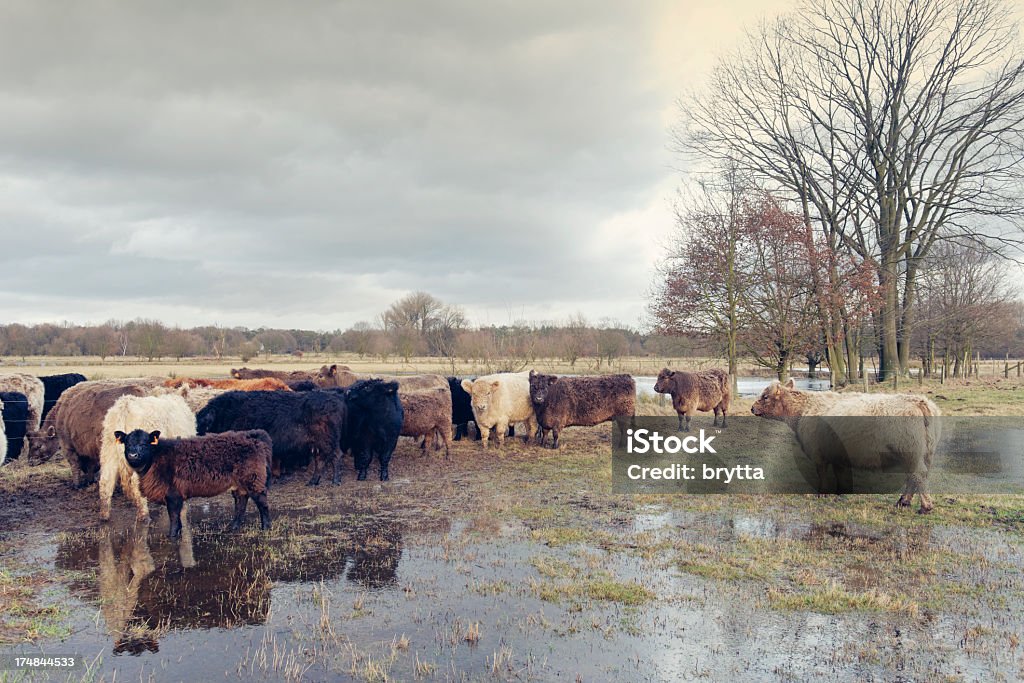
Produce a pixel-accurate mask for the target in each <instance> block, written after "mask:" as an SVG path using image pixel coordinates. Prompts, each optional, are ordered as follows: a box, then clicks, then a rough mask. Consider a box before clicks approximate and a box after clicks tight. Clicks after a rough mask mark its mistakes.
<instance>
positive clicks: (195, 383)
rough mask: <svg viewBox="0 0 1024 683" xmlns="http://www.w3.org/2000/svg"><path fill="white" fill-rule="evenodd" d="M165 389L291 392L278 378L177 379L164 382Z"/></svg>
mask: <svg viewBox="0 0 1024 683" xmlns="http://www.w3.org/2000/svg"><path fill="white" fill-rule="evenodd" d="M164 386H165V387H169V388H171V389H179V388H181V387H182V386H189V387H207V388H210V389H221V390H223V391H291V387H289V386H288V385H287V384H286V383H285V382H284V381H283V380H280V379H278V378H276V377H262V378H260V379H201V378H198V377H175V378H174V379H169V380H166V381H165V382H164Z"/></svg>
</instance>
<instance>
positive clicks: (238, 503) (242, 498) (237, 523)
mask: <svg viewBox="0 0 1024 683" xmlns="http://www.w3.org/2000/svg"><path fill="white" fill-rule="evenodd" d="M231 495H232V496H234V498H235V518H234V519H232V520H231V524H230V525H229V526H228V531H238V530H239V529H241V528H242V518H243V517H245V508H247V507H248V506H249V494H247V493H243V492H241V491H238V490H234V489H232V491H231Z"/></svg>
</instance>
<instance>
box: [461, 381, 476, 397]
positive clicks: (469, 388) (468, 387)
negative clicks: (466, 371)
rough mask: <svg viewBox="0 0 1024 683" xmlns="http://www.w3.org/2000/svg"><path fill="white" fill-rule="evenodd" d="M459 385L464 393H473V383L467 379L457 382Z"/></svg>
mask: <svg viewBox="0 0 1024 683" xmlns="http://www.w3.org/2000/svg"><path fill="white" fill-rule="evenodd" d="M459 385H460V386H461V387H462V390H463V391H465V392H466V393H467V394H472V393H473V383H472V382H470V381H469V380H468V379H464V380H462V381H461V382H459Z"/></svg>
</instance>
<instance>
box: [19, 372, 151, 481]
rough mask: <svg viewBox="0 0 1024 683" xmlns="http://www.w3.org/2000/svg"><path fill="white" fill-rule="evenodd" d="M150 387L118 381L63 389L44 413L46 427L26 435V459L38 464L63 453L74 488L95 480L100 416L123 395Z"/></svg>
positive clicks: (98, 467)
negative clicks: (27, 436)
mask: <svg viewBox="0 0 1024 683" xmlns="http://www.w3.org/2000/svg"><path fill="white" fill-rule="evenodd" d="M150 390H151V389H150V388H149V387H142V386H138V385H134V384H123V383H120V382H107V381H102V382H82V383H80V384H76V385H75V386H73V387H71V388H70V389H68V390H67V391H65V392H64V393H63V394H62V395H61V397H60V399H59V400H58V401H57V405H56V406H54V408H53V410H52V411H51V412H50V414H49V415H48V416H47V422H48V423H50V424H48V425H47V427H46V429H44V430H40V431H39V432H36V433H35V434H31V435H30V436H29V460H30V462H34V463H40V462H45V461H47V460H49V459H50V458H52V457H53V456H54V455H55V454H56V453H57V452H58V450H59V451H60V452H62V453H63V454H64V457H65V458H66V459H67V461H68V464H69V465H71V472H72V475H73V478H74V486H75V487H76V488H84V487H86V486H88V485H89V484H91V483H92V482H94V481H96V475H97V474H99V469H100V441H101V436H102V429H103V418H104V417H106V414H107V411H108V410H110V408H111V407H112V406H113V405H114V403H115V402H116V401H117V399H119V398H121V397H122V396H145V395H147V394H148V393H149V391H150Z"/></svg>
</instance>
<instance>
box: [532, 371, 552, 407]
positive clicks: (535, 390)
mask: <svg viewBox="0 0 1024 683" xmlns="http://www.w3.org/2000/svg"><path fill="white" fill-rule="evenodd" d="M557 379H558V377H556V376H555V375H542V374H540V373H537V372H534V371H532V370H531V371H530V400H531V401H533V402H534V403H536V404H537V405H543V404H544V401H545V400H547V397H548V389H550V388H551V385H552V384H554V383H555V381H556V380H557Z"/></svg>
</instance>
